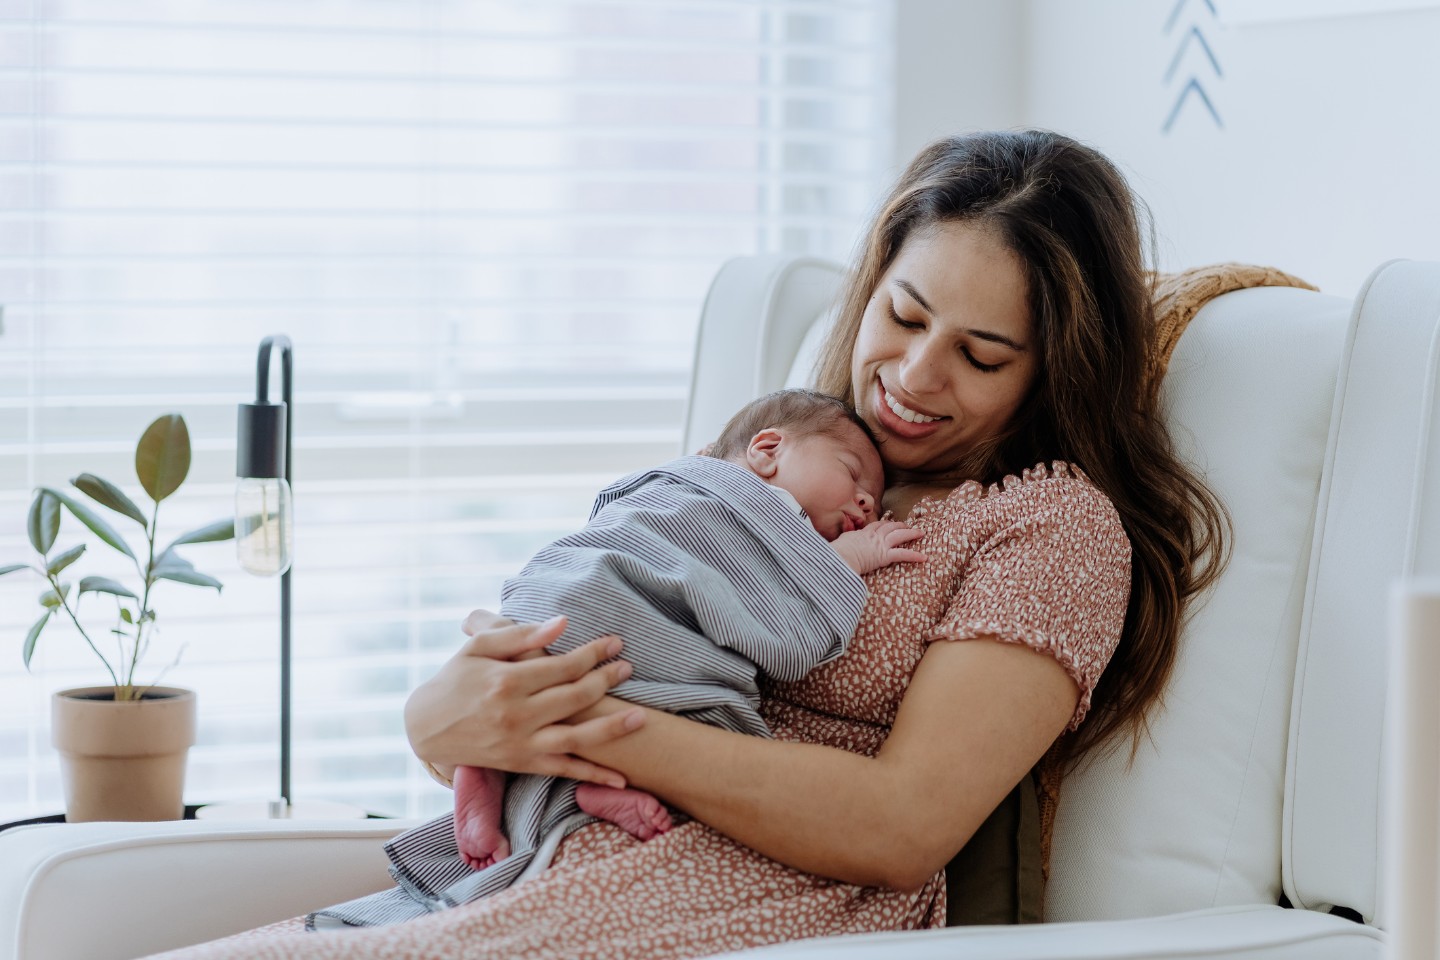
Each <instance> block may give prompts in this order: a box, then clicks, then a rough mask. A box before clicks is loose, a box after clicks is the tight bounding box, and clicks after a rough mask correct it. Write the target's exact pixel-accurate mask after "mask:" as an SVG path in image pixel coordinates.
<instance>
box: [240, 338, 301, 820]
mask: <svg viewBox="0 0 1440 960" xmlns="http://www.w3.org/2000/svg"><path fill="white" fill-rule="evenodd" d="M274 347H279V348H280V402H279V403H271V402H270V351H271V349H272V348H274ZM292 371H293V348H292V347H291V344H290V338H289V337H286V336H273V337H266V338H265V339H264V340H262V341H260V356H259V360H258V364H257V366H256V370H255V402H254V403H242V404H240V409H239V420H238V423H237V425H236V430H235V477H236V482H235V552H236V554H237V555H238V556H239V559H240V566H241V567H243V568H244V569H245V571H246V572H248V573H253V574H255V575H256V576H261V577H273V576H275V575H276V574H277V573H278V574H279V575H280V805H279V806H280V809H277V810H271V811H270V815H271V816H272V817H274V816H279V817H287V816H289V810H290V807H291V799H290V555H291V544H292V543H293V542H294V535H293V530H292V526H291V522H290V513H291V503H290V459H291V458H290V434H291V428H292V426H293V420H292V415H291V410H292V409H293V401H294V397H293V395H292V393H291V383H292V379H291V374H292Z"/></svg>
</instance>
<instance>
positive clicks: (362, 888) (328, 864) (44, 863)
mask: <svg viewBox="0 0 1440 960" xmlns="http://www.w3.org/2000/svg"><path fill="white" fill-rule="evenodd" d="M413 825H414V822H413V821H405V820H364V821H359V820H337V821H328V820H308V821H306V820H297V821H205V820H199V821H195V820H180V821H165V822H161V823H74V824H69V823H67V824H47V825H40V826H28V827H16V828H13V829H11V830H7V831H5V832H4V833H0V865H3V866H0V960H45V958H52V957H86V958H92V960H129V958H132V957H139V956H145V955H147V954H150V953H156V952H158V951H161V950H169V949H173V948H174V947H179V946H184V945H186V944H191V943H199V942H202V941H205V940H212V939H214V938H216V937H223V936H226V935H228V934H231V933H236V932H238V931H240V930H247V929H249V928H251V927H256V926H260V925H262V924H266V923H273V922H275V921H276V920H283V919H285V918H287V917H293V916H296V915H298V914H302V913H306V912H308V911H310V910H313V909H316V908H318V907H323V906H328V905H329V904H332V903H338V902H340V901H342V900H349V899H351V898H353V897H358V896H363V895H364V894H367V893H373V892H375V891H377V890H381V889H384V888H385V887H388V886H390V885H391V884H392V883H393V881H392V880H391V879H390V876H389V874H388V872H387V870H386V868H387V866H388V864H389V861H388V859H387V858H386V856H385V852H384V850H383V848H382V847H383V844H384V842H385V841H386V840H388V839H389V838H390V837H391V836H393V835H394V834H396V833H398V832H400V831H401V830H403V829H406V828H407V827H410V826H413ZM77 920H83V922H77Z"/></svg>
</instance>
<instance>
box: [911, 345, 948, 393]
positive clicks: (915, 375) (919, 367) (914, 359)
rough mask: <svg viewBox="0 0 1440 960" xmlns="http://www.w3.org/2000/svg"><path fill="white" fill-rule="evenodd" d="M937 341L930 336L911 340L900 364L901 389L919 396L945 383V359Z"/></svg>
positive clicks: (946, 372)
mask: <svg viewBox="0 0 1440 960" xmlns="http://www.w3.org/2000/svg"><path fill="white" fill-rule="evenodd" d="M941 354H942V350H941V347H940V344H939V343H938V341H936V340H934V339H933V338H930V337H924V338H919V339H917V340H916V341H915V342H913V343H912V344H911V346H910V349H909V350H908V351H907V352H906V354H905V360H904V362H903V363H901V365H900V387H901V389H903V390H905V391H907V392H909V393H912V394H915V395H916V396H919V395H921V394H925V393H934V392H936V391H938V390H940V389H941V388H942V387H943V386H944V385H945V380H946V378H947V377H948V376H949V370H948V368H947V367H946V361H947V360H948V359H949V358H948V357H946V356H942V355H941Z"/></svg>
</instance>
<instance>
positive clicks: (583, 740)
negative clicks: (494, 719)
mask: <svg viewBox="0 0 1440 960" xmlns="http://www.w3.org/2000/svg"><path fill="white" fill-rule="evenodd" d="M644 725H645V711H644V710H641V709H640V708H639V707H632V708H631V709H629V710H621V711H618V712H616V713H611V714H607V715H606V716H603V717H596V718H594V719H593V720H586V721H585V722H584V723H576V724H573V725H572V724H563V723H557V724H554V725H552V726H549V727H546V728H545V729H543V730H538V731H536V733H535V738H534V744H535V748H536V749H537V750H541V751H544V752H545V753H553V754H575V753H579V752H580V751H582V750H585V749H586V748H588V747H598V746H600V745H601V744H602V743H609V742H610V741H612V740H618V739H620V738H621V737H623V736H625V734H627V733H630V732H632V731H634V730H637V729H639V728H640V727H642V726H644Z"/></svg>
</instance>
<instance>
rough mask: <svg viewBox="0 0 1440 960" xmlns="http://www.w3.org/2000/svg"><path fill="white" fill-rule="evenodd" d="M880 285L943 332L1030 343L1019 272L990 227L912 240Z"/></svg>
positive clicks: (961, 225) (927, 233) (947, 226)
mask: <svg viewBox="0 0 1440 960" xmlns="http://www.w3.org/2000/svg"><path fill="white" fill-rule="evenodd" d="M882 285H884V286H886V287H888V288H889V292H890V294H891V296H892V297H895V298H896V299H900V300H902V301H908V302H911V303H913V304H914V305H915V306H916V307H917V308H918V309H920V310H922V311H924V312H925V313H927V314H929V315H930V316H931V317H933V318H934V319H935V320H937V321H940V322H942V323H944V324H946V325H947V326H953V327H955V328H957V329H971V330H976V331H989V332H993V333H998V334H1000V335H1002V336H1004V337H1005V338H1007V339H1011V340H1014V341H1017V342H1019V343H1022V344H1024V343H1028V342H1029V339H1030V328H1031V321H1030V305H1029V302H1028V300H1027V298H1026V290H1025V287H1026V283H1025V271H1024V267H1023V264H1022V263H1021V261H1020V257H1019V256H1018V255H1017V254H1016V253H1015V252H1014V251H1013V250H1011V249H1010V247H1009V245H1008V244H1006V243H1005V241H1004V240H1003V239H1002V238H1001V236H1000V234H999V233H998V231H996V230H995V229H994V228H993V227H987V226H982V225H979V224H972V223H967V222H952V223H944V224H938V225H936V226H934V227H931V228H929V229H926V230H923V231H920V232H918V233H915V234H913V235H911V236H910V237H908V238H907V239H906V240H905V243H904V245H903V246H901V248H900V251H899V253H898V254H897V255H896V257H895V260H894V261H893V262H892V263H891V264H890V268H889V269H888V270H887V271H886V272H885V277H884V280H883V281H882Z"/></svg>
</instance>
